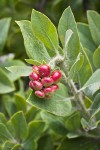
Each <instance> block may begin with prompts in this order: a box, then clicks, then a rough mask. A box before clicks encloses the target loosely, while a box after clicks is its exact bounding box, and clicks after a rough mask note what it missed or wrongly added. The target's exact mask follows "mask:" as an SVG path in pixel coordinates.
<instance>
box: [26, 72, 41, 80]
mask: <svg viewBox="0 0 100 150" xmlns="http://www.w3.org/2000/svg"><path fill="white" fill-rule="evenodd" d="M29 78H30V80H39V78H40V77H39V75H38V74H37V73H35V72H32V73H31V74H30V75H29Z"/></svg>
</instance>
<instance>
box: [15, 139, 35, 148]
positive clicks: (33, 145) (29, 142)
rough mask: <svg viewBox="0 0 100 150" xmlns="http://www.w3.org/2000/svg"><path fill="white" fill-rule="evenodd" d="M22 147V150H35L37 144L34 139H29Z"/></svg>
mask: <svg viewBox="0 0 100 150" xmlns="http://www.w3.org/2000/svg"><path fill="white" fill-rule="evenodd" d="M22 147H23V149H24V150H36V148H37V143H36V142H35V141H34V139H30V140H29V141H28V143H27V142H26V143H24V144H23V146H22ZM16 150H17V149H16Z"/></svg>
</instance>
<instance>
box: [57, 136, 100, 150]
mask: <svg viewBox="0 0 100 150" xmlns="http://www.w3.org/2000/svg"><path fill="white" fill-rule="evenodd" d="M99 149H100V143H99V142H96V143H95V140H94V141H93V140H92V139H88V140H87V138H80V137H79V138H75V139H67V138H66V139H64V140H63V142H62V143H61V146H60V147H59V148H58V149H57V150H99Z"/></svg>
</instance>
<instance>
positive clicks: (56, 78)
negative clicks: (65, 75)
mask: <svg viewBox="0 0 100 150" xmlns="http://www.w3.org/2000/svg"><path fill="white" fill-rule="evenodd" d="M51 76H52V79H53V81H54V83H57V82H58V81H59V80H60V79H61V78H62V73H61V72H60V71H59V70H56V71H54V72H53V73H52V75H51Z"/></svg>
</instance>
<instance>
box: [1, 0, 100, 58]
mask: <svg viewBox="0 0 100 150" xmlns="http://www.w3.org/2000/svg"><path fill="white" fill-rule="evenodd" d="M67 6H71V8H72V10H73V12H74V15H75V18H76V20H77V21H80V20H81V21H86V16H85V11H86V9H94V10H97V11H98V12H100V10H99V8H100V2H99V0H93V1H91V0H89V1H88V0H87V1H85V2H84V0H82V1H79V0H75V1H73V0H67V1H66V0H55V1H54V0H28V1H27V0H1V1H0V10H1V13H0V18H4V17H10V18H11V19H12V20H11V26H10V32H9V34H8V38H7V42H6V46H5V48H4V50H3V53H4V54H5V53H6V54H7V53H13V54H14V55H15V57H16V58H18V59H19V58H20V59H24V58H26V57H27V55H26V53H25V48H24V44H23V39H22V36H21V33H20V30H19V28H18V26H17V25H16V23H15V20H21V19H30V15H31V10H32V8H35V9H37V10H39V11H40V12H43V13H44V14H46V15H47V16H49V17H50V18H51V20H52V21H53V22H54V23H55V24H56V25H57V23H58V20H59V18H60V16H61V14H62V12H63V11H64V9H65V8H66V7H67ZM77 9H78V12H77ZM16 41H17V42H16ZM0 54H1V53H0Z"/></svg>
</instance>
